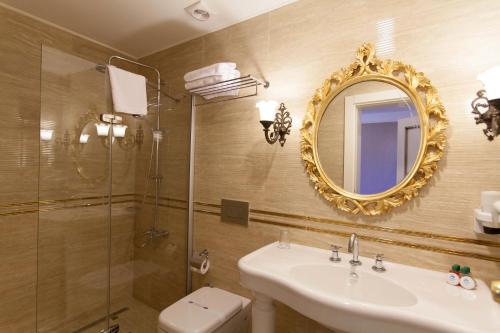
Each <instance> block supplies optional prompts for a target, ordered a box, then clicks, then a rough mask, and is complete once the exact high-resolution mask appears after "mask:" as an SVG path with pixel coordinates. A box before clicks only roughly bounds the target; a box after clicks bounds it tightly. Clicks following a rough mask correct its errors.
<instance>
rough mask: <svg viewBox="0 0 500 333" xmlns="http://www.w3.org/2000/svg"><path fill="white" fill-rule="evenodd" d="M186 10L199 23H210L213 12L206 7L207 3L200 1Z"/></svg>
mask: <svg viewBox="0 0 500 333" xmlns="http://www.w3.org/2000/svg"><path fill="white" fill-rule="evenodd" d="M185 10H186V11H187V12H188V13H189V15H191V16H192V17H194V18H195V19H197V20H198V21H208V19H210V16H211V15H212V11H211V10H210V8H208V6H207V5H206V3H205V1H203V0H200V1H197V2H195V3H194V4H192V5H191V6H188V7H186V8H185Z"/></svg>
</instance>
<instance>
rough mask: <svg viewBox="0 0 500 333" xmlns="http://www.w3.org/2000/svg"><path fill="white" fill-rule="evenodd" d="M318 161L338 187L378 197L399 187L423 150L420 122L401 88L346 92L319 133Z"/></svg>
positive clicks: (362, 86)
mask: <svg viewBox="0 0 500 333" xmlns="http://www.w3.org/2000/svg"><path fill="white" fill-rule="evenodd" d="M317 135H318V136H317V149H318V159H319V162H320V165H321V167H322V168H323V170H324V172H325V174H326V175H327V176H328V177H329V178H330V180H331V181H332V182H333V183H335V184H336V185H337V186H338V187H341V188H343V189H344V190H346V191H349V192H351V193H357V194H364V195H368V194H376V193H381V192H384V191H387V190H389V189H390V188H392V187H394V186H396V185H397V184H399V183H400V182H401V181H402V180H403V179H404V178H405V176H406V175H407V174H408V173H409V172H410V171H411V169H412V168H413V165H414V164H415V160H416V158H417V156H418V153H419V150H420V137H421V129H420V120H419V116H418V113H417V110H416V106H415V105H414V103H413V102H412V100H411V98H410V97H409V96H408V95H407V94H406V93H405V92H404V91H403V90H401V89H399V88H398V87H396V86H394V85H392V84H389V83H385V82H380V81H363V82H360V83H357V84H354V85H352V86H349V87H347V88H346V89H344V90H342V91H341V92H340V93H339V94H338V95H337V96H336V97H335V98H334V99H333V100H332V101H331V102H330V104H329V105H328V106H327V108H326V110H325V112H324V114H323V117H322V119H321V121H320V124H319V128H318V133H317Z"/></svg>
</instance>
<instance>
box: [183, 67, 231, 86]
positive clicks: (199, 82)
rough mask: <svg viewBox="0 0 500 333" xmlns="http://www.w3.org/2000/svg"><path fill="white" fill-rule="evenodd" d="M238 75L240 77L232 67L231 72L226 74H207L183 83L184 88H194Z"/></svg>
mask: <svg viewBox="0 0 500 333" xmlns="http://www.w3.org/2000/svg"><path fill="white" fill-rule="evenodd" d="M238 77H240V71H239V70H237V69H234V70H232V71H231V72H228V73H226V74H222V75H212V76H207V77H204V78H201V79H198V80H194V81H189V82H186V84H185V85H184V88H186V90H194V89H196V88H201V87H206V86H209V85H211V84H215V83H219V82H222V81H227V80H231V79H236V78H238Z"/></svg>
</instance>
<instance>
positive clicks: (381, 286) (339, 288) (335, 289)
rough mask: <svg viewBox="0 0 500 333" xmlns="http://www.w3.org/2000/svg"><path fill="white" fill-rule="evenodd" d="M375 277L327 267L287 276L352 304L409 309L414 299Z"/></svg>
mask: <svg viewBox="0 0 500 333" xmlns="http://www.w3.org/2000/svg"><path fill="white" fill-rule="evenodd" d="M378 275H379V274H377V275H375V274H372V273H366V272H364V271H360V270H359V269H357V267H356V269H348V268H347V267H334V266H332V265H331V264H330V265H300V266H296V267H292V268H291V269H290V276H291V278H292V279H294V280H295V281H296V282H297V283H300V284H302V285H303V286H304V287H307V288H314V289H317V290H318V291H320V292H322V293H326V294H329V295H336V296H337V297H339V298H343V299H345V300H353V301H358V302H365V303H370V304H378V305H386V306H412V305H415V304H417V297H416V296H415V295H414V294H412V293H411V292H410V291H408V290H407V289H405V288H403V287H401V286H399V285H397V284H396V283H394V282H391V281H390V280H387V279H384V278H382V277H380V276H378Z"/></svg>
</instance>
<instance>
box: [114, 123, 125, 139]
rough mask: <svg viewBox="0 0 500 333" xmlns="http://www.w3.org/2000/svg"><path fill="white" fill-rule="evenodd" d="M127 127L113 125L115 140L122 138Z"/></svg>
mask: <svg viewBox="0 0 500 333" xmlns="http://www.w3.org/2000/svg"><path fill="white" fill-rule="evenodd" d="M127 127H128V126H127V125H113V136H114V137H115V138H117V139H122V138H124V137H125V132H126V131H127Z"/></svg>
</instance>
